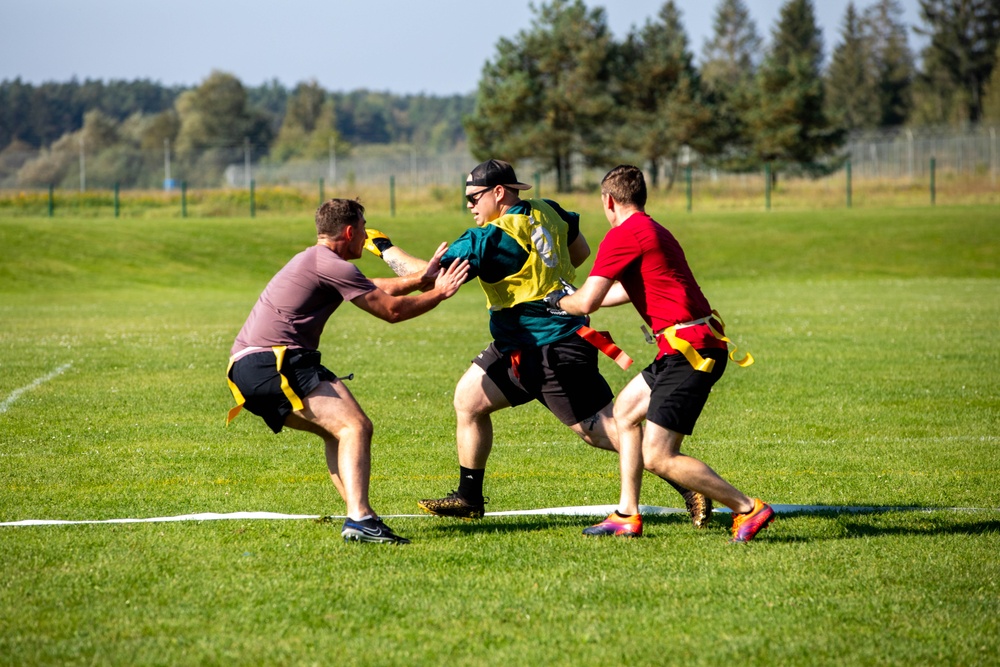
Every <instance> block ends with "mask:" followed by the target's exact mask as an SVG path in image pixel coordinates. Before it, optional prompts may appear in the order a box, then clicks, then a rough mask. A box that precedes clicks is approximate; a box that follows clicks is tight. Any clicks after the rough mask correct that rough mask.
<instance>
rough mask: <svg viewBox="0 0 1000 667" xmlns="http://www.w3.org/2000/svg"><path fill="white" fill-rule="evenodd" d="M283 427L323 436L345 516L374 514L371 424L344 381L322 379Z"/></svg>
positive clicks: (354, 516) (356, 516)
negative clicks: (370, 494)
mask: <svg viewBox="0 0 1000 667" xmlns="http://www.w3.org/2000/svg"><path fill="white" fill-rule="evenodd" d="M302 405H303V409H302V410H301V411H298V410H296V411H294V412H293V413H292V414H290V415H289V416H288V418H287V419H286V420H285V426H288V427H289V428H294V429H298V430H301V431H308V432H310V433H315V434H316V435H318V436H320V437H321V438H323V442H324V444H325V454H326V461H327V468H328V469H329V471H330V480H331V481H332V482H333V485H334V486H335V487H336V488H337V491H338V492H339V493H340V495H341V497H342V498H343V499H344V503H345V504H346V505H347V515H348V516H349V517H351V518H352V519H360V518H362V517H363V516H365V515H368V514H371V515H373V516H374V515H375V511H374V510H373V509H372V507H371V505H370V504H369V499H368V488H369V482H370V478H371V439H372V430H373V428H372V423H371V420H370V419H368V416H367V415H366V414H365V412H364V410H362V409H361V406H360V405H359V404H358V402H357V401H356V400H355V398H354V396H353V395H352V394H351V392H350V391H349V390H348V389H347V387H346V386H345V385H344V383H343V382H341V381H340V380H337V381H336V382H323V383H322V384H320V386H319V387H317V388H316V389H315V390H314V391H313V392H312V393H311V394H309V395H308V396H306V397H305V398H304V399H302Z"/></svg>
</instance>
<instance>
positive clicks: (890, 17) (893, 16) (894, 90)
mask: <svg viewBox="0 0 1000 667" xmlns="http://www.w3.org/2000/svg"><path fill="white" fill-rule="evenodd" d="M861 28H862V32H863V33H864V34H865V36H866V37H867V38H868V40H869V42H870V44H871V51H872V57H873V58H874V59H875V62H874V69H875V73H876V74H875V76H876V80H877V83H878V106H879V120H878V124H879V125H880V126H894V125H902V124H904V123H905V122H906V121H907V119H908V118H909V117H910V113H911V111H912V108H913V94H912V88H913V76H914V63H913V52H912V51H910V46H909V44H908V43H907V40H906V24H905V23H903V9H902V7H901V6H900V4H899V0H879V1H878V2H876V3H875V4H874V5H872V6H871V7H869V8H868V9H866V10H865V12H864V14H863V16H862V19H861Z"/></svg>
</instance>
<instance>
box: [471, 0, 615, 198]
mask: <svg viewBox="0 0 1000 667" xmlns="http://www.w3.org/2000/svg"><path fill="white" fill-rule="evenodd" d="M533 9H534V12H535V18H534V20H533V22H532V26H531V29H530V30H525V31H521V32H520V33H518V35H517V37H516V38H515V39H513V40H510V39H501V40H500V41H499V42H498V43H497V52H496V55H495V57H494V59H493V60H491V61H488V62H487V63H486V65H485V66H484V67H483V74H482V77H481V78H480V81H479V89H478V93H477V96H476V111H475V113H474V114H473V115H472V116H471V117H469V118H468V119H467V120H466V122H465V128H466V132H467V133H468V136H469V146H470V148H471V150H472V153H473V155H475V156H476V157H477V158H478V159H488V158H502V159H505V160H508V161H515V160H518V159H521V158H536V159H539V160H542V161H544V162H546V163H548V164H549V165H550V166H551V168H552V169H553V170H554V171H555V172H556V181H557V189H558V190H559V191H560V192H565V191H567V190H569V189H570V188H571V186H572V164H571V158H572V156H573V155H581V156H582V157H583V158H584V159H585V160H586V161H587V162H588V163H592V164H593V163H602V162H605V161H606V160H607V157H606V150H607V142H606V141H605V140H604V139H605V138H606V137H604V136H603V133H605V132H606V128H607V121H608V119H609V118H610V117H611V113H612V110H613V107H614V101H613V98H612V95H611V92H610V89H609V83H610V76H609V67H610V56H611V45H612V37H611V32H610V30H609V29H608V26H607V21H606V19H605V15H604V10H603V9H601V8H596V9H593V10H588V9H587V7H586V5H584V3H583V0H552V2H550V3H543V4H541V5H540V6H538V7H533Z"/></svg>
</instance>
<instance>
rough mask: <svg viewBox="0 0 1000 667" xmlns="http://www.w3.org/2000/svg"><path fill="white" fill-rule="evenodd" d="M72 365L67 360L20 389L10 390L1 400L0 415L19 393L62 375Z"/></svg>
mask: <svg viewBox="0 0 1000 667" xmlns="http://www.w3.org/2000/svg"><path fill="white" fill-rule="evenodd" d="M72 365H73V362H72V361H71V362H69V363H68V364H63V365H62V366H60V367H59V368H57V369H55V370H54V371H52V372H51V373H49V374H48V375H43V376H42V377H40V378H36V379H35V380H32V381H31V382H30V383H28V384H26V385H24V386H23V387H21V388H20V389H15V390H14V391H12V392H10V396H8V397H7V398H5V399H4V400H3V402H2V403H0V415H2V414H3V413H5V412H7V410H8V409H9V408H10V406H12V405H14V402H15V401H16V400H17V399H19V398H21V394H23V393H24V392H26V391H31V390H32V389H34V388H35V387H37V386H39V385H42V384H45V383H46V382H48V381H49V380H51V379H53V378H56V377H59V376H60V375H62V374H63V373H65V372H66V369H68V368H69V367H70V366H72Z"/></svg>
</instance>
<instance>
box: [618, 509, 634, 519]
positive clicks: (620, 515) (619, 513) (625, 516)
mask: <svg viewBox="0 0 1000 667" xmlns="http://www.w3.org/2000/svg"><path fill="white" fill-rule="evenodd" d="M615 514H617V515H618V516H619V517H620V518H622V519H627V518H629V517H630V516H632V515H631V514H622V513H621V512H620V511H619V510H615Z"/></svg>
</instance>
